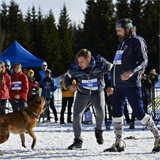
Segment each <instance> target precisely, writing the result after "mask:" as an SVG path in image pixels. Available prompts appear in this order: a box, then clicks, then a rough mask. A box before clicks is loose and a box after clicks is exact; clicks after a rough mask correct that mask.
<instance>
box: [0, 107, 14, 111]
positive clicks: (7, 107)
mask: <svg viewBox="0 0 160 160" xmlns="http://www.w3.org/2000/svg"><path fill="white" fill-rule="evenodd" d="M0 107H1V108H3V109H7V110H9V111H13V110H12V109H10V108H8V107H4V106H0Z"/></svg>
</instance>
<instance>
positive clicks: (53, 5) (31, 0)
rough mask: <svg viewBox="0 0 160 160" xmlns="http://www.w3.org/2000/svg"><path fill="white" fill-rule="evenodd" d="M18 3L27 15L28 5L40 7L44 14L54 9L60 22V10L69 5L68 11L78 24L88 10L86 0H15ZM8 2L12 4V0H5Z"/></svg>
mask: <svg viewBox="0 0 160 160" xmlns="http://www.w3.org/2000/svg"><path fill="white" fill-rule="evenodd" d="M14 1H15V2H16V3H17V4H18V5H19V9H21V11H22V13H23V14H24V15H25V14H26V12H27V10H28V7H29V8H30V9H31V8H32V6H33V5H34V6H35V8H36V11H38V8H39V7H40V8H41V10H42V14H44V15H46V14H48V12H49V10H50V9H52V11H53V14H54V17H55V20H56V22H58V19H59V15H60V11H61V10H62V8H63V5H64V4H65V5H66V7H67V12H68V14H69V18H70V19H71V21H72V22H76V24H78V23H80V21H83V19H84V15H83V11H85V10H86V2H85V0H14ZM5 2H6V4H7V5H9V4H10V0H5Z"/></svg>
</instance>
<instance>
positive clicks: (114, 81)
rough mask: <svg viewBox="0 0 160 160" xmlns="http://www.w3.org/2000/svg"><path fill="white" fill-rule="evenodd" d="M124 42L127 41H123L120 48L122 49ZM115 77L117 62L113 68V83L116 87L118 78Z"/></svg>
mask: <svg viewBox="0 0 160 160" xmlns="http://www.w3.org/2000/svg"><path fill="white" fill-rule="evenodd" d="M124 43H125V42H123V43H122V46H121V48H120V50H122V48H123V45H124ZM115 77H116V64H115V65H114V69H113V85H114V87H115V88H116V78H115Z"/></svg>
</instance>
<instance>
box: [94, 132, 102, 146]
mask: <svg viewBox="0 0 160 160" xmlns="http://www.w3.org/2000/svg"><path fill="white" fill-rule="evenodd" d="M102 133H103V130H100V129H99V130H98V129H95V136H96V138H97V143H98V144H103V142H104V140H103V135H102Z"/></svg>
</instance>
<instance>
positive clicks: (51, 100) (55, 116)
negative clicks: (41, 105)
mask: <svg viewBox="0 0 160 160" xmlns="http://www.w3.org/2000/svg"><path fill="white" fill-rule="evenodd" d="M49 101H50V102H49V104H48V105H47V106H46V107H47V108H46V111H47V120H50V111H49V107H50V108H51V109H52V111H53V115H54V118H55V121H58V117H57V110H56V107H55V106H54V103H53V99H49Z"/></svg>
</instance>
